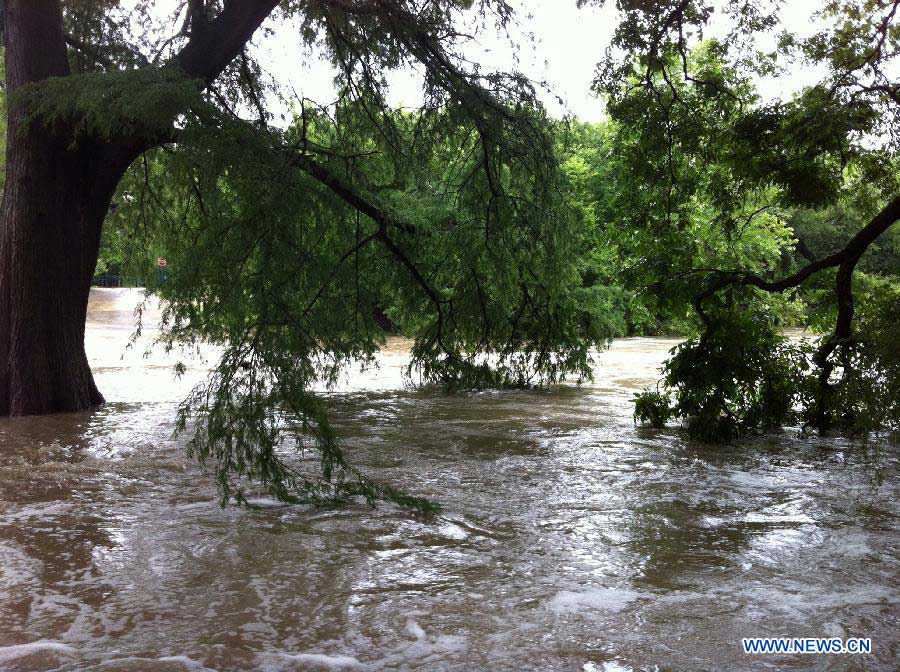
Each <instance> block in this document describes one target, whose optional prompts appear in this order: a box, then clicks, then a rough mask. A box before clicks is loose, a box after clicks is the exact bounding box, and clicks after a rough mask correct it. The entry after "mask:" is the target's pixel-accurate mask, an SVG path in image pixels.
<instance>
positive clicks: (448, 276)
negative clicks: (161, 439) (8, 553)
mask: <svg viewBox="0 0 900 672" xmlns="http://www.w3.org/2000/svg"><path fill="white" fill-rule="evenodd" d="M38 4H39V5H41V6H43V7H44V9H45V10H46V12H48V14H47V16H49V15H50V13H52V12H53V9H54V7H56V8H57V9H59V6H58V4H57V3H55V2H53V1H51V0H41V1H40V2H39V3H38ZM579 4H587V3H585V2H580V3H579ZM7 5H8V7H7V10H8V11H7V16H6V22H7V35H10V34H11V31H10V30H9V26H10V25H11V24H10V21H13V20H14V19H16V18H17V17H20V16H25V15H26V14H27V11H26V9H24V8H23V7H24V6H23V5H22V4H21V3H17V2H8V3H7ZM776 5H777V3H773V7H762V6H761V5H760V3H755V2H740V1H738V0H735V1H732V2H726V3H721V6H719V5H717V6H715V7H713V6H712V5H711V4H708V3H704V2H700V1H697V0H654V1H652V2H629V3H619V9H620V17H621V23H620V25H619V28H618V30H617V33H616V38H615V40H614V43H613V45H612V48H611V49H610V51H609V52H608V53H607V55H606V57H605V58H604V59H603V60H602V61H601V62H600V64H599V65H598V70H597V72H598V76H597V81H596V84H595V86H596V88H597V90H598V92H600V93H601V94H602V96H603V99H604V101H605V104H606V106H607V113H608V120H607V121H606V122H603V123H601V124H595V125H588V124H584V123H581V122H578V121H577V120H572V119H567V120H558V119H553V118H551V117H550V116H549V115H548V114H547V112H546V111H545V109H544V108H543V106H542V104H541V102H540V97H539V95H538V93H537V91H536V89H535V87H534V85H533V84H532V83H531V82H530V81H529V80H528V79H527V78H525V77H523V76H522V75H519V74H516V73H495V72H486V71H483V70H482V69H481V68H480V67H479V66H478V64H476V63H472V62H470V61H468V60H467V59H466V57H465V55H464V54H465V50H464V48H463V47H464V44H465V42H466V41H467V40H468V39H470V35H469V33H470V32H472V31H477V30H481V31H491V32H496V31H499V32H500V33H502V32H503V31H504V30H505V29H506V27H507V26H508V25H509V24H510V22H511V21H512V20H513V10H512V7H511V6H510V5H509V4H507V3H506V2H505V1H504V0H480V1H479V2H472V1H471V0H470V1H463V0H435V1H430V2H425V3H416V2H412V1H406V0H377V1H375V2H357V1H353V0H321V1H318V0H317V1H316V2H309V1H299V0H298V1H297V2H280V3H279V2H277V1H275V0H268V1H264V0H259V1H255V2H253V1H250V0H222V2H217V1H215V0H210V1H203V0H190V1H187V2H179V3H176V7H175V9H174V10H173V12H172V14H171V15H170V16H168V17H162V16H160V15H159V13H158V11H155V9H154V3H136V6H135V8H133V9H130V10H125V9H122V8H120V7H119V6H118V4H117V3H114V2H101V1H99V0H81V1H78V2H76V1H72V2H65V3H62V8H61V13H60V17H61V20H62V21H63V22H64V23H63V32H62V34H63V35H64V39H65V44H66V45H67V52H66V56H67V60H68V64H69V65H68V68H67V69H61V70H59V71H58V72H56V71H54V72H51V73H50V74H51V75H55V76H42V77H33V78H32V79H31V80H29V81H22V82H19V81H18V80H17V81H16V82H15V83H16V86H14V87H10V88H14V89H15V90H13V91H12V92H11V95H12V98H11V99H10V100H11V105H12V109H13V112H12V114H11V124H13V125H14V126H16V128H18V127H22V128H26V129H28V128H42V129H53V132H54V133H56V134H58V135H59V137H61V138H62V140H63V141H64V143H65V146H66V149H65V150H64V151H66V152H73V151H82V150H83V151H88V152H94V151H95V148H97V147H100V148H102V151H103V152H109V154H101V155H102V156H111V157H113V159H114V160H115V161H119V162H121V172H120V174H118V175H116V176H114V177H115V180H114V185H115V194H114V195H113V193H112V192H111V191H110V193H109V194H108V195H107V196H106V202H107V203H108V201H109V198H110V197H112V202H113V207H111V208H109V210H108V212H106V206H105V205H104V213H105V215H104V216H105V220H106V225H105V228H104V229H103V233H102V236H103V238H102V240H103V247H102V250H101V253H100V266H99V269H100V270H104V269H105V268H107V267H111V266H115V267H116V268H126V267H127V268H130V269H131V270H132V271H133V272H137V273H142V272H145V271H146V270H147V268H148V259H151V258H153V257H155V256H157V255H163V256H166V257H167V258H168V259H169V261H170V268H171V272H169V273H168V274H167V277H166V281H165V282H164V283H159V282H158V280H159V279H160V278H159V277H155V278H150V280H151V286H150V289H151V290H152V291H153V292H155V293H156V294H157V295H159V296H161V297H162V298H164V299H165V301H166V309H165V312H164V322H163V325H162V327H163V331H162V340H163V342H164V344H165V345H166V347H170V348H176V347H181V346H187V347H190V346H192V345H196V344H198V343H201V342H204V343H214V344H216V345H218V346H220V347H221V351H222V356H221V359H220V361H219V362H218V364H217V366H216V367H215V370H214V372H213V374H212V375H211V377H210V379H209V381H208V382H207V383H206V384H204V385H202V386H201V387H199V388H197V389H196V390H195V391H194V393H193V394H192V395H191V396H190V397H189V398H188V399H187V400H185V402H184V404H183V405H182V407H181V412H180V417H179V425H180V427H181V428H182V429H184V430H189V431H191V432H192V433H193V439H192V441H191V443H190V450H191V451H192V453H193V454H194V455H196V456H197V457H198V458H199V459H200V460H201V461H202V462H204V463H206V464H209V465H210V466H212V467H213V468H214V470H215V473H216V477H217V481H218V483H219V486H220V490H221V493H222V496H223V500H225V499H228V498H229V497H236V498H238V499H240V498H241V497H242V494H241V492H242V490H241V488H242V486H241V484H242V483H244V482H246V479H248V478H249V479H250V480H252V481H255V482H257V483H260V484H262V485H263V486H264V487H265V488H266V489H267V490H268V491H269V492H270V493H271V494H272V495H274V496H277V497H279V498H281V499H284V500H295V499H298V498H312V499H314V500H333V499H343V498H346V497H351V496H357V495H362V496H364V497H366V498H368V499H370V500H374V499H376V498H379V497H385V498H388V499H391V500H394V501H397V502H400V503H403V504H409V505H413V506H419V507H427V506H428V503H427V502H424V501H422V500H418V499H415V498H411V497H408V496H407V495H404V494H402V493H398V492H395V491H394V490H392V489H390V488H387V487H384V486H380V485H377V484H374V483H371V482H370V481H368V480H367V479H366V478H365V477H364V476H363V475H362V474H360V473H359V472H358V471H357V470H355V469H354V468H353V467H352V465H350V464H348V463H347V462H346V460H345V458H344V456H343V453H342V451H341V450H340V445H339V440H338V437H337V436H336V434H335V432H334V430H333V429H332V428H331V427H330V425H329V423H328V418H327V413H326V409H325V407H324V406H323V404H322V401H321V399H320V398H319V397H318V396H317V395H316V394H315V393H314V392H313V391H312V390H313V389H314V388H315V387H316V386H317V385H320V384H322V383H323V382H324V383H328V382H330V381H334V380H335V379H336V378H337V376H338V374H339V372H340V371H341V370H342V369H344V368H346V367H347V366H351V365H353V366H355V365H360V364H362V365H366V364H371V363H372V362H373V358H374V354H375V353H376V351H377V350H378V348H379V347H380V345H381V344H382V343H383V341H384V338H385V336H386V333H387V331H388V330H393V331H396V332H399V333H402V334H405V335H408V336H410V337H412V338H414V339H415V345H414V348H413V362H412V365H411V367H410V371H409V373H410V376H411V377H413V378H415V379H416V380H417V381H418V382H422V383H426V384H439V385H443V386H445V387H447V388H451V389H459V388H474V387H485V386H510V385H513V386H526V385H542V384H550V383H554V382H557V381H560V380H562V379H564V378H566V377H574V378H576V379H582V378H585V377H588V376H589V375H590V371H591V359H590V353H591V352H592V349H594V348H598V347H604V346H605V345H606V344H607V343H608V341H609V339H611V338H612V337H614V336H619V335H625V334H635V333H658V332H661V331H667V332H671V333H679V334H686V335H691V334H694V335H696V336H695V338H693V339H691V340H688V341H687V342H686V343H685V344H684V345H682V346H680V347H679V349H678V350H677V352H676V353H675V354H674V356H673V358H672V359H671V360H670V361H669V362H668V364H667V368H666V371H665V377H664V380H663V381H662V382H663V384H662V386H661V387H660V388H659V389H658V390H656V391H650V392H648V393H646V394H644V395H641V396H640V397H639V398H638V400H637V405H636V417H638V418H641V419H643V420H647V421H650V422H652V423H653V424H657V425H662V424H664V423H665V422H666V421H668V420H669V419H671V418H681V419H684V420H686V421H688V428H689V430H690V431H691V432H693V433H694V434H695V435H697V436H700V437H702V438H706V439H723V438H730V437H733V436H734V435H736V434H739V433H741V432H746V431H755V430H761V429H765V428H769V427H775V426H782V425H785V424H793V423H795V422H797V421H799V420H802V421H804V422H807V423H809V424H810V425H813V426H816V427H819V428H821V429H826V428H829V427H833V426H835V425H840V426H843V427H846V428H850V429H856V430H866V431H868V430H873V429H878V428H881V427H896V426H897V425H898V423H900V387H898V385H900V375H898V373H900V353H898V342H900V339H898V338H896V335H897V327H896V325H897V323H898V318H900V314H898V312H897V311H898V310H900V308H898V306H900V301H898V300H897V299H898V298H900V289H898V288H900V279H898V273H900V248H898V236H897V231H896V227H894V228H891V227H892V225H893V224H894V222H895V221H896V220H897V219H898V216H900V200H898V194H900V188H898V180H900V171H898V164H897V161H898V159H897V142H898V130H900V126H898V114H900V101H898V98H900V85H898V83H897V81H896V78H892V75H891V73H892V72H894V71H895V69H896V68H895V67H894V66H895V57H896V55H897V50H898V43H900V27H898V20H897V18H896V17H895V15H896V14H897V13H898V3H896V2H894V3H884V2H875V0H860V1H859V2H829V3H825V4H824V5H823V7H822V16H821V17H820V18H821V25H822V26H824V28H823V29H822V30H821V31H819V32H815V33H814V34H812V35H811V36H807V37H803V38H798V37H795V36H792V35H791V34H789V33H787V32H783V31H780V29H779V25H778V20H777V12H775V11H774V9H776ZM264 21H265V22H264ZM713 24H715V25H717V26H720V27H721V26H728V27H729V29H730V33H729V34H727V35H722V36H718V37H704V33H705V31H707V30H708V29H709V28H710V27H711V26H712V25H713ZM259 26H262V28H260V29H259V30H257V28H258V27H259ZM276 30H277V31H280V32H282V33H283V32H284V31H293V34H294V39H296V40H298V41H303V42H304V43H305V44H307V45H309V46H310V47H311V49H312V48H313V47H314V49H313V50H312V51H311V52H310V53H320V54H324V55H325V57H326V58H328V59H329V60H330V61H331V63H332V64H333V65H334V66H336V68H337V72H338V75H337V78H336V81H335V91H336V93H335V98H334V99H333V100H324V101H312V100H308V99H299V98H297V97H296V96H294V95H293V93H292V92H290V91H288V90H285V88H284V87H281V86H280V85H279V83H278V82H276V81H274V80H273V79H272V78H271V77H269V76H268V75H266V73H265V72H264V71H263V69H262V68H261V66H260V65H259V63H258V61H257V60H255V58H254V54H255V53H256V52H255V50H254V48H252V47H251V46H249V45H248V40H249V38H250V36H251V35H254V34H255V35H256V37H255V38H254V39H255V40H256V41H257V42H258V43H260V44H264V43H265V40H266V39H268V38H269V36H270V32H271V31H276ZM764 34H772V35H776V36H777V40H776V46H775V48H774V49H773V50H771V51H764V50H762V48H761V46H760V39H761V37H760V36H762V35H764ZM576 48H579V49H588V48H590V47H589V45H576ZM601 56H602V55H601V54H597V57H598V58H600V57H601ZM801 62H804V63H813V64H819V66H821V67H822V68H823V71H824V72H826V73H827V74H826V76H825V77H824V78H823V79H822V80H821V81H820V82H818V83H817V84H815V85H814V86H810V87H807V88H804V89H802V90H799V91H797V92H796V93H794V92H790V93H786V94H785V95H784V96H783V97H781V98H777V99H774V100H773V99H767V98H764V97H762V96H761V95H760V94H759V93H758V86H759V82H760V81H762V80H763V79H765V78H766V77H785V76H786V73H787V72H788V71H789V69H790V68H791V67H795V65H796V64H798V63H801ZM412 65H415V67H416V68H418V69H419V71H420V72H422V73H423V79H422V84H423V96H422V104H421V106H420V107H419V108H418V109H415V110H410V109H404V110H398V109H394V108H392V106H391V105H390V104H389V103H388V90H387V84H386V80H385V73H387V72H388V71H391V70H396V69H400V68H405V67H410V66H412ZM599 104H601V103H600V102H598V105H599ZM275 109H291V110H292V114H291V117H290V119H286V120H281V119H278V118H276V114H275V112H273V110H275ZM17 132H18V131H17ZM10 137H11V138H12V137H13V135H12V134H11V136H10ZM16 137H18V136H16ZM85 148H87V149H85ZM60 151H62V150H60ZM97 151H99V150H97ZM111 160H112V159H111ZM118 165H119V163H114V166H118ZM111 170H115V168H112V169H111ZM4 199H5V207H11V206H9V204H8V202H9V200H10V197H9V196H8V194H6V193H5V195H4ZM98 239H99V232H98ZM94 255H95V258H96V251H95V252H94ZM87 256H88V257H89V256H90V255H89V254H88V255H87ZM94 270H95V269H94V266H93V264H91V265H90V272H91V273H93V272H94ZM0 281H2V277H0ZM0 289H2V282H0ZM0 294H2V292H0ZM84 300H85V301H86V297H85V299H84ZM804 322H806V323H809V324H811V325H812V326H814V327H815V328H816V329H818V330H820V331H822V332H825V333H826V336H824V337H823V338H822V339H821V341H820V342H819V343H817V344H815V345H812V344H810V343H808V342H806V343H800V344H798V343H796V342H793V341H790V340H788V339H786V338H785V337H784V336H782V335H781V334H780V331H779V330H780V328H781V327H783V326H785V325H796V324H802V323H804ZM3 326H4V325H3V323H2V321H0V327H3ZM82 336H83V325H82ZM4 353H5V351H3V350H2V349H0V355H4ZM4 356H5V355H4ZM10 398H11V399H13V400H15V398H16V397H15V393H14V392H13V393H11V394H10ZM3 399H4V397H3V396H2V394H0V402H2V401H3ZM12 408H13V410H15V404H13V405H12ZM0 410H2V405H0ZM298 451H299V453H300V455H301V456H304V455H306V454H307V451H309V454H312V455H317V456H318V457H319V460H318V462H319V464H318V467H317V468H316V469H314V470H312V471H310V470H308V469H305V468H304V467H303V465H309V463H310V461H309V460H308V459H305V460H304V459H301V460H297V459H296V457H297V454H298Z"/></svg>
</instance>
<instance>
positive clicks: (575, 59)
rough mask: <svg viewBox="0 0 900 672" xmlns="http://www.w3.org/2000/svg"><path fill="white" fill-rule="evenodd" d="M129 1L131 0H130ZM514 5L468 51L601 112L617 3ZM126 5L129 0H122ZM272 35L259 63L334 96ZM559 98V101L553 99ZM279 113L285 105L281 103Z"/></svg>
mask: <svg viewBox="0 0 900 672" xmlns="http://www.w3.org/2000/svg"><path fill="white" fill-rule="evenodd" d="M132 1H134V0H132ZM176 1H177V0H160V1H159V2H158V3H157V4H156V9H157V10H158V11H159V12H160V13H164V12H167V11H169V12H171V11H172V9H173V8H174V6H175V3H176ZM510 2H511V4H512V5H513V6H514V7H516V9H517V17H516V25H515V26H513V27H512V28H511V30H510V36H506V35H499V34H497V32H496V31H495V30H483V29H482V30H480V31H479V32H478V33H477V36H476V38H477V39H476V42H475V43H472V44H468V45H467V46H466V48H465V50H464V53H465V55H466V56H467V57H468V58H469V59H470V60H473V61H476V62H478V63H480V64H481V65H482V67H483V69H486V70H505V71H510V70H518V71H520V72H523V73H524V74H525V75H527V76H528V77H530V78H531V79H533V80H535V81H546V82H547V84H548V85H549V87H550V91H551V93H548V94H545V95H543V96H542V98H543V100H544V103H545V104H546V105H547V107H548V109H549V110H550V112H551V113H552V114H554V115H555V116H562V115H563V114H566V113H569V114H575V115H577V116H578V117H580V118H582V119H584V120H587V121H598V120H600V119H602V118H603V105H602V103H601V102H600V101H598V100H597V99H596V98H595V97H594V96H593V95H592V93H591V82H592V80H593V77H594V71H595V68H596V65H597V62H598V61H599V60H600V59H601V58H602V57H603V54H604V51H605V49H606V47H607V46H608V45H609V43H610V40H611V38H612V35H613V32H614V31H615V27H616V24H617V13H616V11H615V2H614V1H613V0H607V2H606V3H605V4H604V6H603V7H601V8H597V7H594V6H588V7H583V8H581V9H578V8H577V7H576V2H575V0H510ZM823 2H824V0H787V1H786V2H785V3H784V4H783V7H782V11H781V17H782V28H785V29H787V30H789V31H791V32H794V33H797V34H800V35H808V34H809V33H810V32H812V31H813V30H814V29H815V25H814V24H813V23H812V22H811V21H810V19H811V17H812V15H813V14H814V13H815V12H816V10H817V9H819V8H820V7H821V6H822V5H823ZM123 5H125V6H127V0H126V2H123ZM719 16H720V18H718V19H717V18H716V17H715V15H714V17H713V19H712V21H711V24H710V26H709V27H708V30H707V33H706V34H707V35H710V36H724V35H725V34H726V33H727V32H728V28H729V25H728V23H727V18H724V19H723V18H722V17H721V15H719ZM271 27H272V28H274V29H275V36H274V37H273V38H267V39H265V40H258V41H257V43H258V48H257V56H258V58H259V60H260V62H261V64H262V65H263V67H264V68H265V69H266V70H267V71H268V72H269V73H270V74H271V75H272V76H273V77H274V78H275V79H276V80H277V81H278V82H279V83H281V84H282V85H284V86H285V87H287V90H288V91H290V90H291V89H293V91H296V93H297V95H299V96H303V97H307V98H310V99H313V100H315V101H317V102H319V103H325V102H329V101H331V100H333V98H334V86H333V78H334V74H335V73H334V70H333V69H332V68H331V66H330V65H329V64H328V63H327V60H326V59H324V58H323V56H322V55H321V54H317V53H315V52H313V53H309V51H308V50H307V49H306V48H305V47H304V46H302V44H300V40H299V38H298V36H297V30H296V28H295V27H290V26H285V25H279V24H275V23H272V24H271ZM760 46H761V47H763V48H767V49H770V48H772V47H773V46H774V42H773V40H772V39H771V37H769V38H763V39H762V41H761V43H760ZM822 74H823V73H822V72H821V71H818V72H817V71H816V70H814V69H811V68H809V67H807V66H803V65H802V64H798V65H797V66H796V67H792V69H791V71H790V76H789V77H781V78H777V79H769V80H766V81H761V82H759V88H760V92H761V93H762V95H763V97H764V98H776V97H782V96H784V95H786V94H788V93H790V92H792V91H796V90H798V89H799V88H801V87H802V86H806V85H809V84H812V83H814V82H815V81H816V80H818V79H819V78H820V77H821V75H822ZM388 82H389V84H390V87H391V100H390V102H391V103H392V104H394V105H397V106H406V107H416V106H417V105H418V103H419V101H420V99H421V98H420V92H421V80H420V78H419V76H418V75H417V73H415V72H414V71H401V72H396V73H391V74H390V75H388ZM557 97H559V98H561V99H562V101H563V104H562V105H560V104H559V103H558V102H557V99H556V98H557ZM278 112H281V113H284V112H288V110H278Z"/></svg>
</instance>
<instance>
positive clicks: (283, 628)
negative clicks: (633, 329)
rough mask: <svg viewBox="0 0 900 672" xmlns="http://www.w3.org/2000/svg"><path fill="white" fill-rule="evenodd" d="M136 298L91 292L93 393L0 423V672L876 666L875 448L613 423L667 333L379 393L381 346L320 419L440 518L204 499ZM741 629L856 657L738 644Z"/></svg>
mask: <svg viewBox="0 0 900 672" xmlns="http://www.w3.org/2000/svg"><path fill="white" fill-rule="evenodd" d="M138 297H139V295H138V294H137V293H136V292H135V291H134V290H99V291H98V290H95V291H94V292H93V293H92V297H91V306H90V315H89V323H88V335H87V347H88V355H89V357H90V359H91V362H92V365H93V366H94V370H95V372H96V378H97V383H98V385H99V386H100V388H101V390H102V391H103V392H104V394H105V395H106V397H107V399H109V400H110V403H108V404H107V405H106V406H105V407H103V408H101V409H100V410H97V411H94V412H89V413H82V414H75V415H60V416H53V417H40V418H23V419H13V420H2V421H0V669H2V670H84V669H96V670H104V671H114V670H122V671H124V670H129V671H130V670H135V671H137V670H158V671H182V670H202V669H212V670H218V671H225V670H257V669H259V670H325V669H328V670H331V669H337V670H575V671H579V672H581V671H585V672H599V671H603V672H623V671H638V670H660V671H663V670H775V669H819V670H831V669H834V670H895V669H897V667H898V660H900V652H898V646H900V644H898V642H900V635H898V632H900V609H898V600H900V560H898V545H900V532H898V525H897V523H898V513H900V504H898V495H900V487H898V478H897V477H898V450H897V446H896V445H895V444H891V443H889V442H888V441H883V442H877V441H876V442H869V444H868V445H861V444H858V443H851V442H848V441H844V440H839V439H822V438H818V437H806V438H800V437H799V436H798V435H797V433H796V432H786V433H784V434H782V435H780V436H777V437H769V438H767V439H764V440H762V439H757V440H753V441H751V442H747V443H746V444H744V445H740V446H737V447H730V448H721V447H718V448H717V447H709V446H703V445H693V444H690V443H687V442H685V441H684V440H683V439H682V438H681V437H680V436H679V435H678V434H677V433H675V432H673V431H663V432H655V431H650V430H647V429H644V428H640V427H635V426H634V424H633V422H632V420H631V406H630V401H629V400H630V397H631V395H632V393H633V392H634V391H636V390H638V389H640V388H641V387H643V386H644V385H646V384H648V383H650V382H652V381H654V380H655V379H656V370H657V368H658V366H659V364H660V363H661V361H662V359H663V358H664V356H665V354H666V352H667V350H668V349H669V348H671V347H672V345H674V341H668V340H660V339H643V338H642V339H625V340H620V341H617V342H616V343H615V344H614V345H613V347H612V349H611V350H610V351H608V352H604V353H603V354H602V355H600V357H599V363H598V368H597V379H596V381H595V383H593V384H591V385H586V386H582V387H575V386H565V387H561V388H558V389H555V390H553V391H545V392H522V391H516V392H500V393H482V394H466V395H457V396H449V395H444V394H439V393H434V392H428V393H425V392H422V391H418V392H417V391H411V390H407V389H405V388H404V385H403V382H402V379H401V376H400V371H401V368H402V366H403V364H404V362H405V361H406V354H405V352H406V351H405V344H404V343H403V342H402V341H396V342H391V343H390V344H389V347H388V348H387V349H386V351H385V353H384V354H383V356H382V357H381V359H380V361H381V367H380V369H379V370H377V371H370V372H368V373H365V374H359V375H356V374H354V375H351V376H349V377H348V379H347V380H346V381H345V382H344V384H343V385H342V387H341V388H340V389H339V390H338V391H336V392H335V393H333V394H332V395H331V404H332V407H333V409H334V417H335V420H336V422H337V425H338V426H339V427H340V429H341V433H342V436H343V437H344V438H345V439H346V442H347V445H348V447H349V450H350V452H351V454H352V456H353V458H354V459H355V460H356V462H357V463H359V464H360V465H361V466H363V468H364V469H365V470H366V471H367V472H369V473H370V474H372V475H374V476H376V477H378V478H380V479H382V480H386V481H389V482H391V483H394V484H397V485H400V486H402V487H405V488H406V489H407V490H409V491H411V492H413V493H415V494H422V495H426V496H429V497H433V498H435V499H437V500H439V501H440V502H441V503H442V504H443V505H444V512H443V513H442V514H441V515H439V516H437V517H435V518H432V519H428V518H420V517H416V516H414V515H410V514H409V513H406V512H403V511H400V510H397V509H395V508H393V507H389V506H383V507H380V508H378V509H376V510H370V509H368V508H365V507H361V506H360V507H350V508H345V509H341V510H314V509H308V508H298V507H283V506H278V505H276V504H274V503H271V502H265V501H262V502H260V504H262V506H261V507H260V508H259V509H256V510H247V509H237V508H234V507H229V508H226V509H221V508H220V507H219V506H218V504H217V501H216V496H215V491H214V488H213V487H212V485H211V483H210V481H209V479H208V478H207V477H205V476H204V475H203V474H201V473H200V471H199V469H198V468H197V467H196V466H195V465H194V464H193V463H192V462H190V461H189V460H187V459H185V458H184V456H183V451H182V446H181V445H180V444H179V441H178V440H175V439H173V438H172V419H173V410H174V407H175V405H176V404H177V402H178V401H179V400H180V399H181V397H182V396H183V395H184V393H185V392H186V391H187V390H188V389H189V388H190V386H191V384H192V383H194V382H196V381H197V380H199V379H200V378H202V376H203V375H204V365H203V364H202V362H195V364H194V366H193V367H192V368H191V369H190V370H189V371H188V375H187V376H186V377H185V378H184V379H182V380H180V381H174V380H173V378H172V372H171V365H172V361H170V360H167V359H165V357H163V356H162V355H159V354H157V355H154V356H152V357H150V358H147V359H145V358H143V357H142V356H141V354H142V349H141V348H138V349H137V350H136V351H135V350H132V351H127V352H126V351H125V349H124V348H125V344H126V342H127V340H128V336H129V335H130V333H131V330H132V320H131V309H132V308H133V306H134V305H135V304H136V303H137V301H138ZM151 317H152V316H151ZM123 355H124V356H123ZM747 636H798V637H801V636H804V637H805V636H836V637H850V636H863V637H871V638H872V639H873V648H874V652H873V654H872V655H870V656H864V657H849V656H837V657H833V658H825V657H819V656H794V657H786V656H782V657H777V656H775V657H763V656H757V657H751V656H746V655H744V654H742V653H741V650H740V639H741V638H742V637H747Z"/></svg>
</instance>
